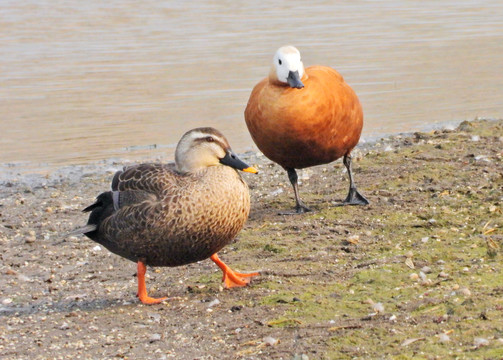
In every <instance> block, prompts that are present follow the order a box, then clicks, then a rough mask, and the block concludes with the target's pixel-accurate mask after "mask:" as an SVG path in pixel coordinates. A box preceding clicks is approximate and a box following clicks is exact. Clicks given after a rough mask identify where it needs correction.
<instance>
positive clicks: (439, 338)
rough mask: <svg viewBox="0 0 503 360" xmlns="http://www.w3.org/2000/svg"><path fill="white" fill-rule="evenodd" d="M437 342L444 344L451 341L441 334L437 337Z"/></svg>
mask: <svg viewBox="0 0 503 360" xmlns="http://www.w3.org/2000/svg"><path fill="white" fill-rule="evenodd" d="M438 341H440V342H441V343H446V342H449V341H451V338H450V337H449V335H447V334H444V333H442V334H440V335H438Z"/></svg>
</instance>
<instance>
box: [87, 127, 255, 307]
mask: <svg viewBox="0 0 503 360" xmlns="http://www.w3.org/2000/svg"><path fill="white" fill-rule="evenodd" d="M236 169H239V170H243V171H249V172H256V170H255V169H253V168H249V167H248V166H247V165H246V164H244V163H243V162H242V161H240V160H239V159H238V158H237V157H236V156H235V155H234V154H233V153H232V151H231V149H230V146H229V144H228V142H227V140H226V139H225V137H224V136H223V135H222V134H221V133H220V132H219V131H217V130H215V129H212V128H198V129H194V130H192V131H189V132H187V133H186V134H185V135H184V136H183V137H182V139H181V140H180V142H179V144H178V147H177V151H176V166H173V165H163V164H140V165H136V166H131V167H128V168H125V169H124V170H123V171H119V172H118V173H117V174H115V176H114V179H113V181H112V191H110V192H105V193H103V194H101V195H100V196H98V199H97V202H96V203H95V204H93V205H91V206H89V207H88V208H86V209H85V211H92V212H91V214H90V217H89V222H88V225H87V226H86V229H85V235H86V236H88V237H89V238H91V239H92V240H94V241H96V242H98V243H100V244H102V245H103V246H105V247H106V248H107V249H109V250H110V251H111V252H113V253H115V254H118V255H120V256H122V257H124V258H127V259H129V260H131V261H135V262H138V275H139V277H138V294H139V296H140V299H141V300H142V302H144V303H157V302H159V301H160V300H162V299H153V298H150V297H148V295H147V293H146V288H145V284H144V274H145V271H146V268H145V265H151V266H179V265H184V264H188V263H193V262H196V261H200V260H204V259H207V258H209V257H211V258H212V260H213V261H215V262H216V263H217V265H219V266H220V267H221V268H222V269H223V270H224V281H225V282H226V285H227V286H228V287H232V286H243V285H245V284H246V283H247V282H248V280H247V279H245V278H246V277H247V276H250V275H251V276H254V275H257V274H256V273H255V274H237V273H234V272H232V270H230V269H228V268H226V269H224V266H226V265H225V264H223V263H222V262H221V261H220V260H219V259H218V257H217V255H216V253H217V252H218V251H220V250H221V249H222V248H223V247H224V246H225V245H227V244H228V243H229V242H230V241H232V239H234V237H235V236H236V235H237V233H238V232H239V231H240V230H241V229H242V227H243V225H244V223H245V221H246V219H247V218H248V214H249V211H250V195H249V192H248V186H247V185H246V183H245V182H244V181H243V179H242V178H241V176H240V175H239V173H238V172H237V171H236ZM93 226H94V228H93ZM90 229H91V230H92V231H89V230H90ZM222 264H223V265H222Z"/></svg>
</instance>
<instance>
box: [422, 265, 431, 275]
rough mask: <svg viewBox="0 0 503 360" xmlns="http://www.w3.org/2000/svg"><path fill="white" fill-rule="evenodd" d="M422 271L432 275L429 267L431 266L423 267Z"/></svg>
mask: <svg viewBox="0 0 503 360" xmlns="http://www.w3.org/2000/svg"><path fill="white" fill-rule="evenodd" d="M421 271H422V272H423V273H425V274H429V273H431V267H429V266H423V267H422V268H421Z"/></svg>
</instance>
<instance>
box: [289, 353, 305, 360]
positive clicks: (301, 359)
mask: <svg viewBox="0 0 503 360" xmlns="http://www.w3.org/2000/svg"><path fill="white" fill-rule="evenodd" d="M292 360H309V356H307V355H306V354H295V355H294V356H293V358H292Z"/></svg>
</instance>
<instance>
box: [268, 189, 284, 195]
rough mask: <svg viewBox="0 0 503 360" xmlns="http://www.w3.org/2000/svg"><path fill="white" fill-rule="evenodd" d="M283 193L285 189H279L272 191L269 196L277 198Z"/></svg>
mask: <svg viewBox="0 0 503 360" xmlns="http://www.w3.org/2000/svg"><path fill="white" fill-rule="evenodd" d="M282 193H283V188H279V189H277V190H274V191H271V192H270V193H269V195H270V196H277V195H279V194H282Z"/></svg>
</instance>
